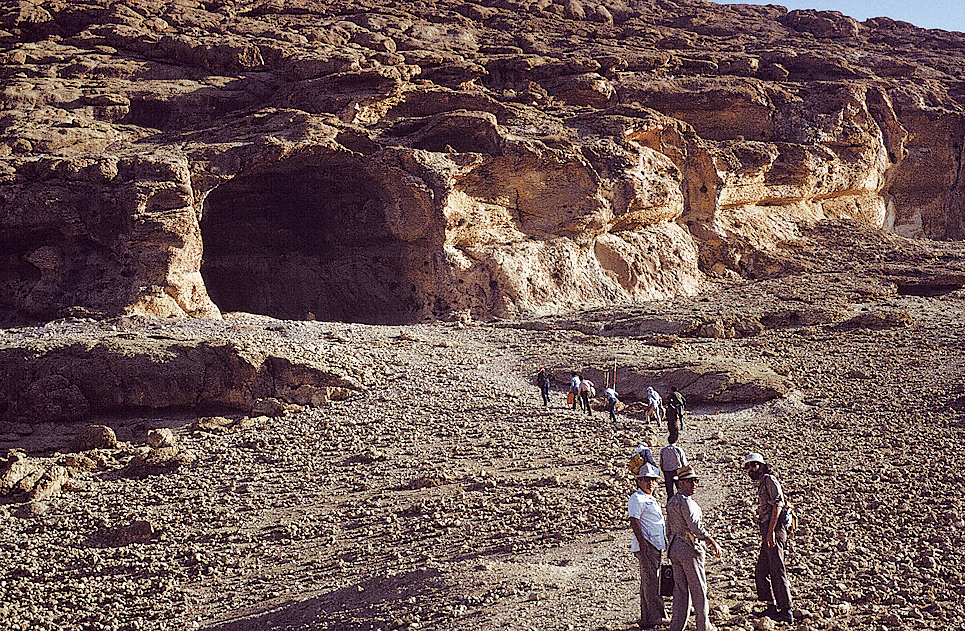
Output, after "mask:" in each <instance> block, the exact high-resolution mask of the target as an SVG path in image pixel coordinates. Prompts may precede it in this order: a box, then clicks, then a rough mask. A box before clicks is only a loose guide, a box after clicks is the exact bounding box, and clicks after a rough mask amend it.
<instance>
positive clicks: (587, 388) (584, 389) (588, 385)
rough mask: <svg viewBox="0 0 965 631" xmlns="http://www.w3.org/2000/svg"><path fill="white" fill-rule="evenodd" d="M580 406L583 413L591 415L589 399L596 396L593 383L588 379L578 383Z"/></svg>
mask: <svg viewBox="0 0 965 631" xmlns="http://www.w3.org/2000/svg"><path fill="white" fill-rule="evenodd" d="M579 389H580V406H581V409H582V410H583V411H585V412H586V413H587V414H588V415H590V414H593V411H592V410H591V409H590V398H591V397H595V396H596V388H594V387H593V382H592V381H590V380H589V379H584V380H582V381H580V388H579Z"/></svg>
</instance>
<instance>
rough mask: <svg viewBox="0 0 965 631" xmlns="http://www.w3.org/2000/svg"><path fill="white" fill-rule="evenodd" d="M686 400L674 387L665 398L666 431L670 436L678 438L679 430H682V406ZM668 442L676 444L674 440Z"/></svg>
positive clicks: (685, 403)
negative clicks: (668, 431)
mask: <svg viewBox="0 0 965 631" xmlns="http://www.w3.org/2000/svg"><path fill="white" fill-rule="evenodd" d="M685 405H687V399H686V398H684V395H683V393H681V392H680V391H679V390H677V387H676V386H673V387H671V388H670V396H668V397H667V429H668V430H670V434H671V435H672V436H678V435H679V432H680V430H682V429H683V428H684V406H685ZM670 442H672V443H675V442H677V440H676V438H675V439H674V440H671V441H670Z"/></svg>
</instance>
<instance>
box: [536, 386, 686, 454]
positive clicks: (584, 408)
mask: <svg viewBox="0 0 965 631" xmlns="http://www.w3.org/2000/svg"><path fill="white" fill-rule="evenodd" d="M614 372H615V371H614ZM613 377H614V379H613V381H612V382H611V380H610V376H609V373H607V374H606V376H605V377H604V380H605V381H606V383H605V384H604V390H603V399H604V401H605V402H606V410H607V413H608V414H609V415H610V420H611V421H613V422H614V423H615V422H616V420H617V414H616V407H617V404H618V403H619V402H620V398H619V395H618V394H617V391H616V375H615V374H614V375H613ZM550 382H551V380H550V374H549V372H548V371H547V370H546V368H540V369H539V371H538V372H537V373H536V386H537V387H538V388H539V391H540V395H541V397H542V400H543V405H544V406H548V405H549V404H550ZM595 397H596V385H595V384H594V383H593V382H592V381H590V380H589V379H584V378H583V377H581V376H580V375H579V374H578V373H573V374H572V376H571V377H570V386H569V390H568V392H567V402H568V405H570V406H572V408H573V409H574V410H576V409H577V406H579V409H580V411H581V412H586V413H587V414H592V413H593V410H592V409H591V407H590V400H591V399H594V398H595ZM686 404H687V399H686V398H685V397H684V395H683V394H682V393H681V392H680V391H679V390H677V388H676V387H672V388H671V389H670V395H669V396H668V397H667V405H666V406H665V405H664V402H663V399H662V398H661V396H660V394H659V393H658V392H657V391H656V390H654V389H653V388H652V387H651V388H647V412H646V416H645V418H646V420H648V421H649V420H650V419H653V420H654V422H655V423H656V426H657V427H660V422H661V421H663V420H664V419H666V421H667V429H668V430H670V433H671V435H673V436H678V435H679V432H680V430H681V429H683V427H684V424H683V412H684V406H685V405H686ZM671 442H676V438H675V439H674V440H672V441H671Z"/></svg>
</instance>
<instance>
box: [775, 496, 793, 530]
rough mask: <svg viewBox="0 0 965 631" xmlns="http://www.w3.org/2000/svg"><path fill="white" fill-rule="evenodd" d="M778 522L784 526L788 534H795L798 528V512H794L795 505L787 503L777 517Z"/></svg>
mask: <svg viewBox="0 0 965 631" xmlns="http://www.w3.org/2000/svg"><path fill="white" fill-rule="evenodd" d="M777 523H778V525H779V526H783V527H784V530H785V532H787V534H788V535H792V534H794V531H795V530H797V513H795V512H794V507H793V506H791V505H790V504H787V503H785V504H784V508H782V509H781V514H780V515H779V516H778V518H777Z"/></svg>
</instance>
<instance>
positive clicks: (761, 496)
mask: <svg viewBox="0 0 965 631" xmlns="http://www.w3.org/2000/svg"><path fill="white" fill-rule="evenodd" d="M744 470H745V471H747V475H748V477H750V479H751V480H753V481H754V483H755V485H756V486H757V498H758V512H757V525H758V527H759V528H760V531H761V548H760V553H759V554H758V556H757V565H756V566H755V568H754V582H755V583H756V587H757V599H758V600H760V601H761V602H764V603H767V609H765V610H764V615H765V616H767V617H768V618H770V619H771V620H774V621H776V622H787V623H789V624H794V615H793V614H792V613H791V606H792V603H791V590H790V589H789V588H788V584H787V567H786V566H785V565H784V553H785V551H786V549H787V528H786V526H785V524H784V521H783V520H782V516H783V515H784V514H785V513H784V512H783V511H784V508H785V506H786V502H785V501H784V493H783V491H782V490H781V483H780V482H778V481H777V478H775V477H774V475H773V474H772V473H771V467H770V465H768V464H767V463H766V462H764V456H762V455H761V454H758V453H750V454H747V458H745V459H744Z"/></svg>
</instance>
